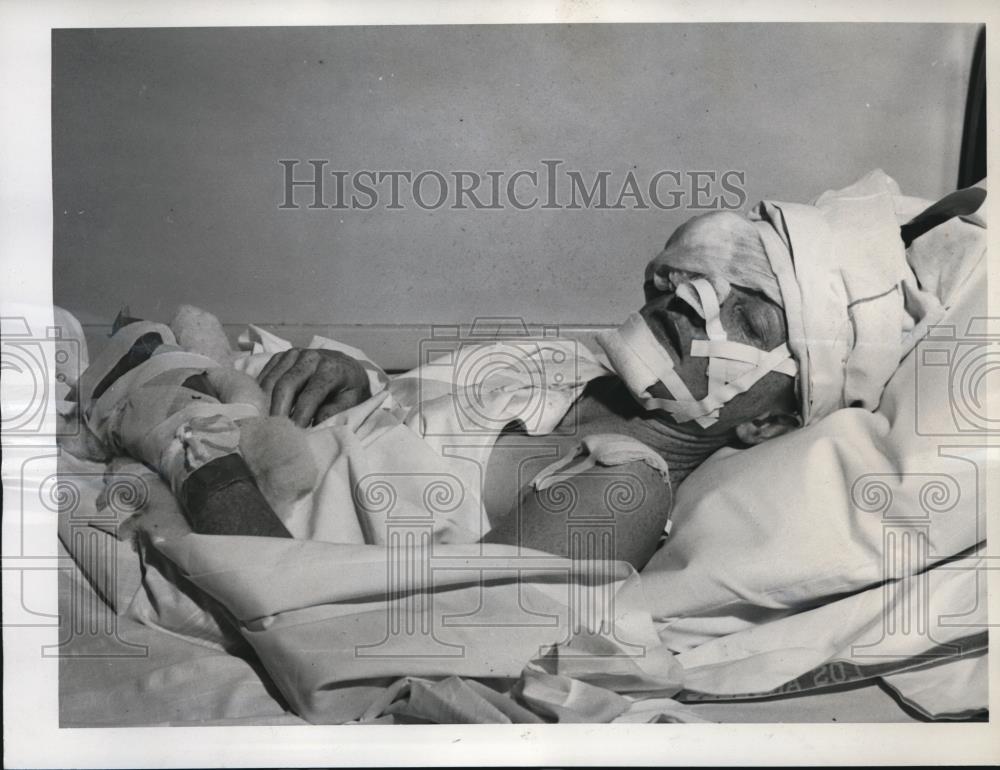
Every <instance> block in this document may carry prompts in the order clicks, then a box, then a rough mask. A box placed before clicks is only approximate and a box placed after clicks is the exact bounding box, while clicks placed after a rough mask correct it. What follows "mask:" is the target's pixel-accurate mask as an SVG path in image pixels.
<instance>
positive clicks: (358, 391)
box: [316, 388, 368, 425]
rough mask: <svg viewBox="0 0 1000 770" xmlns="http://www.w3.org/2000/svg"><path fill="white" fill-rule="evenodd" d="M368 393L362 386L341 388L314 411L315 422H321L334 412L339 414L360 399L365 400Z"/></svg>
mask: <svg viewBox="0 0 1000 770" xmlns="http://www.w3.org/2000/svg"><path fill="white" fill-rule="evenodd" d="M367 399H368V395H367V394H366V393H365V389H364V388H349V389H347V390H342V391H340V393H338V394H337V395H336V396H335V397H334V398H332V399H331V400H329V401H328V402H327V403H325V404H323V406H321V407H320V408H319V409H318V410H317V412H316V424H317V425H318V424H319V423H321V422H323V420H326V419H328V418H330V417H333V416H334V415H336V414H340V413H341V412H344V411H346V410H348V409H350V408H351V407H352V406H357V405H358V404H360V403H361V402H362V401H366V400H367Z"/></svg>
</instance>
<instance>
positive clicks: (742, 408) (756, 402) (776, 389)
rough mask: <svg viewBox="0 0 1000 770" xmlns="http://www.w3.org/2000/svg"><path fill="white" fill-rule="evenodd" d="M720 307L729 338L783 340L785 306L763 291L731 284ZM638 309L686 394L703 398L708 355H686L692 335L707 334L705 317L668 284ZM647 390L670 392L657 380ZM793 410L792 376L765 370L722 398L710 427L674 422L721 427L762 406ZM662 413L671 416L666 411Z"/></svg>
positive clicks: (772, 343)
mask: <svg viewBox="0 0 1000 770" xmlns="http://www.w3.org/2000/svg"><path fill="white" fill-rule="evenodd" d="M720 309H721V316H720V320H721V321H722V326H723V328H724V329H725V330H726V336H727V337H728V338H729V339H730V340H733V341H734V342H742V343H744V344H746V345H751V346H753V347H755V348H759V349H760V350H764V351H770V350H773V349H774V348H776V347H778V346H779V345H781V344H782V343H784V342H787V341H788V326H787V323H786V321H785V313H784V311H783V310H782V309H781V307H779V306H778V305H776V304H775V303H774V302H772V301H771V300H769V299H768V298H767V297H765V296H764V295H763V294H759V293H757V292H754V291H750V290H748V289H742V288H740V287H738V286H733V287H732V290H731V291H730V292H729V295H728V296H727V297H726V299H725V301H724V302H723V303H722V304H721V306H720ZM640 312H641V313H642V316H643V318H644V319H645V320H646V323H647V325H648V326H649V327H650V329H651V330H652V332H653V335H654V336H655V337H656V339H657V340H658V341H659V342H660V344H662V345H663V347H664V348H665V349H666V350H667V352H668V353H669V354H670V357H671V359H673V362H674V368H675V370H676V372H677V374H678V375H680V377H681V379H683V380H684V383H685V385H687V387H688V389H689V390H690V391H691V395H693V396H694V397H695V398H697V399H701V398H704V397H705V396H706V395H707V394H708V359H707V358H705V357H703V356H692V355H691V342H692V340H696V339H708V335H707V334H706V332H705V322H704V320H703V319H702V318H701V317H700V316H699V315H698V314H697V313H696V312H695V311H694V310H693V309H692V308H691V307H690V306H689V305H688V304H687V303H686V302H684V301H683V300H680V299H678V298H677V297H676V296H675V295H674V293H673V291H672V290H669V289H668V291H666V292H664V293H661V294H657V295H655V296H652V297H650V298H649V299H648V301H647V302H646V304H645V306H643V308H642V310H641V311H640ZM650 392H651V394H652V395H653V396H656V397H657V398H673V395H672V394H670V392H669V391H668V390H667V389H666V388H665V387H664V386H663V384H662V383H656V385H654V386H653V387H652V388H650ZM795 410H796V400H795V380H794V378H793V377H790V376H788V375H787V374H781V373H779V372H769V373H768V374H766V375H765V376H764V377H763V378H761V379H760V380H758V381H757V383H756V384H755V385H754V386H753V387H751V388H750V389H749V390H747V391H746V392H745V393H741V394H739V395H738V396H736V397H734V398H733V399H732V400H731V401H729V402H727V403H726V404H725V405H724V406H723V407H722V409H721V410H720V414H719V421H718V422H717V423H715V424H714V425H712V426H711V427H709V428H706V429H702V428H700V427H699V426H698V425H697V423H695V422H693V421H692V422H687V423H678V427H680V428H682V429H683V430H689V431H691V432H705V433H713V434H717V433H724V432H726V431H729V430H731V429H732V428H734V427H735V426H736V425H739V424H740V423H743V422H747V421H749V420H752V419H754V418H755V417H757V416H759V415H761V414H762V413H764V412H769V411H784V412H789V413H794V412H795ZM661 414H662V415H663V416H664V418H665V419H668V420H670V419H672V418H670V417H669V415H667V414H666V413H661Z"/></svg>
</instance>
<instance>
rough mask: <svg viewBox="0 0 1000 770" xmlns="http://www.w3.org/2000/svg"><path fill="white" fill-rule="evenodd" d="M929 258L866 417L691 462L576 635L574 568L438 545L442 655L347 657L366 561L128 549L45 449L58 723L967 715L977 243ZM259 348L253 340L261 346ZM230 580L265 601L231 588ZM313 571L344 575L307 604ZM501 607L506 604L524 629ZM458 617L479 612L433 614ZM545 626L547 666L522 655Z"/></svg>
mask: <svg viewBox="0 0 1000 770" xmlns="http://www.w3.org/2000/svg"><path fill="white" fill-rule="evenodd" d="M956 226H958V225H956ZM958 240H959V241H961V239H958ZM942 265H943V266H942V267H941V269H940V270H939V272H938V273H937V275H936V278H935V285H934V287H933V288H934V290H935V291H936V292H937V293H938V295H939V296H940V297H941V299H942V302H943V304H944V305H945V307H946V308H947V309H948V310H947V314H946V316H945V318H944V319H943V320H942V321H941V323H939V324H938V325H937V326H936V327H935V329H934V330H933V332H932V333H931V334H929V335H928V337H927V338H926V339H925V340H924V341H922V342H921V343H920V344H919V345H918V346H917V347H916V349H914V350H913V351H912V352H911V353H910V354H909V355H908V356H907V357H906V358H905V359H904V360H903V362H902V363H901V365H900V367H899V369H898V371H897V373H896V374H895V375H894V377H893V379H892V380H891V381H890V383H889V385H888V387H887V389H886V392H885V395H884V397H883V401H882V405H881V406H880V408H879V410H878V411H877V412H876V413H874V414H872V413H869V412H867V411H864V410H860V409H845V410H842V411H840V412H837V413H835V414H834V415H831V416H830V417H828V418H826V419H825V420H823V421H821V422H820V423H818V424H816V425H814V426H810V427H809V428H806V429H802V430H800V431H797V432H794V433H793V434H790V435H788V436H785V437H781V438H780V439H776V440H774V441H771V442H768V443H766V444H764V445H762V446H760V447H756V448H754V449H752V450H735V449H724V450H721V451H720V452H719V453H717V454H716V455H714V456H713V457H712V458H710V459H709V460H708V461H707V462H706V463H705V464H704V465H703V466H701V467H700V468H699V469H698V470H697V471H696V472H695V473H694V474H692V476H690V477H689V478H688V479H687V480H686V481H685V483H684V484H683V485H681V487H680V488H679V489H678V493H677V499H676V507H675V510H674V514H673V529H672V531H671V534H670V536H669V537H668V538H667V540H666V543H665V544H664V545H663V547H662V548H661V549H660V550H659V551H658V552H657V553H656V554H655V555H654V557H653V559H652V560H651V561H650V563H649V564H648V565H647V566H646V567H645V568H644V570H643V571H642V573H641V575H635V574H618V575H615V576H611V577H608V578H607V580H606V581H605V584H606V585H605V586H604V588H603V589H601V588H600V587H598V588H595V587H593V586H590V587H587V588H586V589H581V590H585V591H591V592H592V593H591V594H589V596H590V598H591V599H596V600H598V601H600V602H604V604H603V605H602V606H603V608H604V609H603V611H604V612H605V613H606V617H613V618H614V620H615V621H617V622H618V624H619V625H618V626H616V627H615V630H614V631H613V632H612V633H611V634H610V635H608V634H606V633H605V634H604V636H602V635H601V634H602V633H604V632H599V633H596V634H591V636H589V637H588V636H586V635H584V636H585V638H584V639H583V642H582V643H581V646H579V647H577V648H574V646H573V645H574V644H575V643H576V642H575V639H577V638H579V637H578V636H577V637H574V636H573V635H572V634H571V635H570V638H569V641H568V643H567V642H566V641H565V640H561V641H559V639H557V637H558V638H561V634H562V632H563V631H565V628H564V626H565V625H566V624H567V623H568V622H569V621H568V619H567V618H565V617H562V616H561V615H560V614H559V613H560V611H561V610H560V608H561V607H563V606H564V605H565V603H566V601H567V600H565V599H564V598H560V596H563V594H559V591H558V590H556V591H555V592H553V590H552V585H553V584H555V585H556V587H557V588H559V587H561V588H563V589H566V590H568V591H569V594H571V593H572V590H571V586H573V585H577V584H579V583H580V581H575V579H574V578H573V577H572V576H570V577H569V578H566V579H565V580H564V581H563V583H562V584H560V578H554V579H542V578H541V577H539V574H540V573H539V574H535V575H534V576H532V575H531V574H530V573H531V570H532V569H535V570H536V572H538V571H539V570H541V569H542V567H538V566H537V565H527V568H526V569H527V573H528V577H524V574H522V573H523V572H524V569H522V571H521V572H519V578H518V579H517V580H512V579H508V578H502V577H500V578H497V579H496V581H495V585H494V584H492V583H491V584H490V588H488V589H486V588H481V587H480V588H478V589H476V587H475V586H471V587H470V582H469V581H468V580H466V579H464V578H461V577H460V576H458V575H459V572H460V571H461V568H462V564H463V563H462V562H460V561H459V562H456V561H455V558H457V557H454V556H449V554H448V553H447V552H444V551H443V552H441V553H437V552H435V554H434V558H438V557H441V558H442V559H443V561H442V562H441V563H440V564H437V563H435V564H436V566H434V569H436V570H437V572H436V573H435V574H436V575H438V576H440V575H445V573H446V571H447V570H449V569H450V570H452V572H451V573H447V575H446V577H444V578H436V579H439V580H441V581H442V582H443V589H440V588H439V586H438V585H437V584H436V583H435V585H434V586H433V587H432V588H430V589H428V591H429V593H431V594H433V595H434V596H435V599H436V603H435V609H434V611H435V612H440V613H441V615H440V617H437V616H436V619H435V620H434V623H433V624H432V625H433V626H434V633H432V634H431V635H430V637H428V638H431V637H433V642H434V644H435V645H438V646H440V648H441V649H438V648H437V647H435V648H434V650H432V651H431V653H429V654H428V655H426V656H423V657H421V656H420V655H411V656H410V658H409V659H408V658H407V655H409V654H410V653H409V652H408V651H407V650H409V648H407V647H406V646H405V645H404V646H403V647H402V648H396V649H395V651H393V650H389V652H388V653H387V654H386V655H384V656H383V655H381V653H378V652H376V653H373V654H372V655H370V656H368V658H367V660H364V661H363V662H361V663H359V661H362V659H363V658H364V657H365V656H366V655H368V653H367V652H365V650H362V648H365V649H367V648H377V647H378V642H379V640H377V639H375V643H367V644H361V645H359V644H357V642H358V641H359V639H361V638H362V637H364V636H365V633H369V634H370V632H371V630H372V628H373V627H375V626H378V625H379V624H380V623H381V624H382V625H385V624H386V623H389V624H390V625H391V622H392V620H391V613H390V614H389V615H386V613H385V612H384V610H385V609H386V604H385V601H384V599H383V600H373V599H372V592H371V590H370V586H369V588H367V589H366V588H364V584H365V581H371V580H375V581H376V582H377V581H378V580H384V579H385V578H384V577H382V575H383V573H384V570H385V567H386V561H385V552H384V551H379V552H377V553H372V552H369V551H365V550H364V549H363V548H362V549H361V550H360V551H353V552H349V551H347V550H341V551H335V550H334V551H331V550H329V549H330V548H335V546H329V547H328V548H327V550H326V551H323V550H322V547H326V546H327V544H322V543H321V544H319V545H318V546H317V548H312V549H310V548H307V547H306V546H308V545H315V544H308V543H306V544H305V545H303V544H302V543H298V542H296V544H295V545H296V547H299V546H301V547H302V548H303V550H301V551H295V552H293V553H292V552H290V553H285V552H280V553H279V552H277V551H274V550H273V549H270V550H269V548H270V546H268V547H264V545H262V544H263V543H264V541H270V539H269V538H245V539H243V540H242V541H240V542H237V543H236V546H234V547H232V548H228V549H227V548H215V547H214V546H213V547H211V548H208V547H205V543H204V537H205V536H199V537H201V538H202V540H201V541H198V540H197V539H196V541H195V545H194V546H192V547H187V548H179V549H176V548H175V549H174V550H171V549H169V548H163V549H160V548H157V547H140V548H137V547H135V546H134V545H133V544H132V543H130V542H129V541H128V539H119V538H117V537H116V536H115V532H116V531H117V528H118V527H119V526H120V525H121V524H122V521H123V520H127V518H128V515H129V505H130V504H132V503H134V501H130V500H129V499H128V493H127V492H126V491H125V490H121V489H119V490H117V493H118V495H119V498H121V499H116V498H115V493H116V490H114V489H107V488H106V487H105V482H104V475H105V472H106V471H107V466H105V465H103V464H101V463H93V462H90V461H85V460H79V459H77V458H74V457H72V456H71V455H69V454H67V453H65V452H64V453H63V454H62V456H61V457H60V476H59V478H58V479H57V480H56V481H54V483H55V484H61V485H62V487H61V488H62V489H63V490H64V492H65V491H66V490H69V489H71V490H72V494H65V493H64V494H58V493H56V492H54V491H53V490H49V491H48V494H51V496H52V498H53V499H56V500H57V501H58V502H59V503H60V506H59V509H60V512H59V537H60V547H61V548H62V549H63V555H64V556H65V557H66V561H65V563H66V564H67V565H72V566H71V567H70V568H69V569H67V570H65V571H64V572H63V573H61V575H60V583H59V590H60V617H61V632H62V639H63V643H62V645H61V648H60V650H59V654H60V662H59V666H60V716H61V724H62V725H63V726H98V725H152V724H156V725H159V724H295V723H301V722H302V721H303V720H304V719H305V720H307V721H312V722H341V721H361V722H427V721H443V722H454V721H486V722H532V721H577V720H587V719H592V720H594V721H598V720H600V721H631V722H634V721H681V722H686V721H721V722H783V721H788V722H804V721H812V722H821V721H822V722H825V721H838V722H900V721H912V720H922V719H931V718H933V719H949V720H950V719H961V720H970V719H971V720H977V719H984V718H985V717H986V714H987V711H986V708H987V703H988V699H987V689H986V680H987V656H986V627H987V622H986V616H985V608H986V596H985V582H986V581H985V572H984V569H985V567H986V564H987V558H988V557H986V556H985V515H986V505H985V480H984V479H985V475H986V470H987V469H986V467H985V464H984V462H985V461H984V455H983V453H982V446H983V444H984V440H985V433H984V432H983V430H982V426H983V425H984V419H985V417H984V412H983V408H984V407H983V404H984V399H985V391H984V390H982V388H984V387H986V386H985V385H984V381H983V380H982V379H981V378H980V379H978V380H977V377H979V376H980V375H981V373H982V367H983V366H985V365H987V363H988V357H989V356H990V355H991V351H990V349H989V345H990V344H991V340H992V339H993V337H992V334H993V333H994V332H995V330H993V329H991V328H990V327H989V325H988V323H987V320H986V285H987V282H986V267H987V265H986V260H985V252H984V248H983V244H982V242H981V241H974V242H973V241H969V242H968V243H966V242H960V243H959V247H957V248H956V249H953V253H952V254H951V256H950V258H949V260H948V261H947V262H946V263H942ZM263 339H264V343H263V347H264V348H265V349H264V350H262V351H261V353H262V354H267V353H268V352H269V351H268V350H267V349H266V348H267V345H274V344H278V343H279V342H280V341H277V342H276V341H275V339H274V338H272V337H270V336H269V335H264V337H263ZM977 388H978V389H977ZM720 480H723V481H721V482H720ZM43 493H45V492H44V490H43ZM102 500H103V503H102V502H101V501H102ZM109 500H112V501H114V502H115V504H114V505H110V506H109V505H108V501H109ZM234 540H235V541H239V539H238V538H236V539H234ZM283 542H286V543H287V542H289V541H283ZM237 546H238V547H237ZM449 558H450V559H451V561H448V559H449ZM302 564H306V565H307V566H308V565H311V566H308V569H307V568H306V567H302V566H301V565H302ZM456 564H458V566H457V567H456ZM464 564H465V566H466V567H467V566H468V563H467V562H466V563H464ZM518 564H520V565H521V567H525V565H524V564H522V563H520V562H518ZM557 566H558V565H557ZM300 568H301V569H303V570H305V571H303V572H301V573H300V574H298V577H297V576H296V575H297V573H296V570H297V569H300ZM269 569H270V571H268V570H269ZM310 569H311V570H313V571H309V570H310ZM261 570H264V571H263V572H261ZM324 570H326V571H324ZM456 570H458V572H456ZM227 574H233V575H236V576H237V577H239V578H240V580H236V579H234V580H231V581H229V582H228V583H227V582H226V578H225V576H226V575H227ZM255 575H256V576H257V578H259V582H260V583H261V584H265V585H266V589H267V590H264V589H259V590H258V589H255V590H256V593H254V595H253V596H244V595H243V592H244V589H245V586H246V585H249V584H250V583H252V582H253V581H254V579H255V578H254V576H255ZM332 575H335V576H336V579H337V580H340V581H344V583H345V584H351V585H354V584H353V583H351V581H360V583H358V585H360V586H361V587H360V588H357V589H356V590H355V592H354V593H353V594H352V593H351V590H349V589H342V588H340V587H338V589H337V591H339V593H337V591H334V593H333V594H331V595H329V596H328V595H325V594H323V590H324V589H323V587H322V585H321V584H322V582H323V580H330V579H332V578H331V577H330V576H332ZM220 576H221V577H220ZM261 576H263V577H261ZM550 577H551V576H550ZM296 579H297V580H298V583H296ZM283 581H284V582H285V583H287V585H285V586H284V587H283V586H282V585H277V586H275V585H273V584H275V583H277V584H281V583H282V582H283ZM518 581H523V582H525V583H526V584H528V586H529V588H527V589H525V588H523V587H521V586H519V584H518ZM533 581H534V582H533ZM574 581H575V582H574ZM473 582H474V581H473ZM598 582H600V581H598ZM304 585H308V586H309V590H308V591H307V592H306V593H309V594H310V598H308V599H305V598H300V596H299V594H301V593H302V586H304ZM608 586H611V588H610V589H608ZM426 588H427V586H426V585H424V584H421V585H420V586H417V588H416V590H415V593H417V594H419V593H420V592H421V591H423V590H424V589H426ZM234 591H235V593H234ZM268 591H273V592H274V593H268ZM282 591H284V593H282ZM477 591H478V593H477ZM505 591H506V593H504V592H505ZM512 591H513V593H511V592H512ZM609 591H610V592H609ZM313 594H315V596H313ZM569 594H566V595H569ZM276 596H277V598H276ZM331 596H332V597H333V598H331ZM234 597H235V598H234ZM409 599H412V596H411V597H409ZM409 599H408V598H407V597H395V599H393V600H392V601H398V602H405V601H407V600H409ZM612 599H613V601H612ZM296 603H298V604H301V605H302V606H296ZM390 604H391V601H390ZM417 606H419V605H415V604H412V603H411V604H409V605H406V604H403V605H400V607H402V608H403V609H405V608H407V607H408V608H409V609H410V610H412V609H413V608H414V607H417ZM331 608H332V609H331ZM511 608H516V609H517V610H518V611H520V610H524V609H525V608H527V609H528V610H529V615H530V616H531V619H530V622H528V624H527V626H526V628H527V630H524V629H521V630H517V629H514V626H516V625H517V623H518V622H520V621H519V620H518V618H516V617H515V618H513V619H512V617H511ZM397 609H399V607H397ZM477 613H486V614H485V615H484V617H485V618H486V619H485V621H483V622H469V623H465V624H464V625H463V623H462V622H456V621H455V620H454V618H468V617H475V616H476V614H477ZM490 613H492V614H490ZM398 617H401V616H398V615H397V618H398ZM546 617H551V618H555V620H553V621H552V622H551V623H549V622H548V621H547V620H546V621H544V622H542V621H541V620H539V618H546ZM274 618H277V621H275V620H274ZM387 618H388V620H387ZM449 618H450V619H451V621H450V622H449V620H448V619H449ZM234 620H235V621H236V623H235V624H234ZM439 622H440V627H439V626H438V625H436V624H437V623H439ZM373 623H374V626H373V625H372V624H373ZM352 624H353V625H352ZM235 626H239V627H240V628H241V629H242V631H243V633H242V635H241V634H239V633H234V631H233V628H234V627H235ZM547 626H559V631H558V632H553V631H552V630H551V628H548V629H547ZM598 626H599V624H598ZM619 628H623V629H624V631H622V635H621V636H619V635H618V629H619ZM352 629H363V630H364V633H362V631H360V630H358V631H352ZM591 630H593V629H591ZM605 630H606V629H605ZM576 631H577V633H579V628H577V629H576ZM436 634H438V635H436ZM448 634H451V636H449V635H448ZM376 636H377V634H376ZM373 638H374V637H373ZM553 640H556V641H557V642H558V643H557V644H555V645H554V646H550V647H549V648H548V650H549V652H550V653H551V651H552V650H554V649H555V648H556V647H559V650H560V651H559V652H558V654H556V655H551V654H547V653H546V646H545V644H540V642H552V641H553ZM411 641H412V638H411ZM560 645H561V646H560ZM456 648H462V650H463V652H462V653H461V654H459V655H457V656H456V657H455V658H454V659H453V660H450V659H448V656H447V650H448V649H452V650H453V649H456ZM303 650H306V651H307V652H308V653H309V654H305V653H303ZM441 650H445V652H444V653H441ZM567 650H568V651H569V652H567ZM574 650H576V651H577V652H579V651H581V650H582V651H583V653H584V654H583V655H582V656H581V657H579V658H577V659H574V658H573V656H572V655H571V654H569V653H572V652H573V651H574ZM637 651H638V652H637ZM439 653H440V654H441V655H443V657H441V658H439V657H435V656H437V655H438V654H439ZM303 655H305V657H303ZM310 655H311V656H312V657H310ZM389 661H391V662H389ZM529 664H530V665H529ZM522 669H523V670H522ZM317 672H318V673H317ZM621 692H624V693H626V696H625V697H623V696H622V695H621V694H620V693H621ZM637 693H638V695H637Z"/></svg>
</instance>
